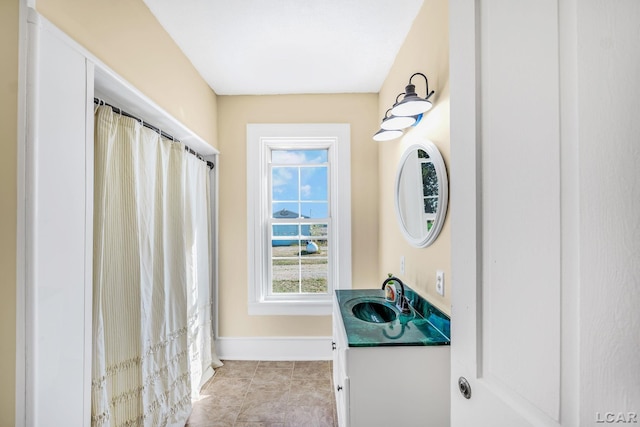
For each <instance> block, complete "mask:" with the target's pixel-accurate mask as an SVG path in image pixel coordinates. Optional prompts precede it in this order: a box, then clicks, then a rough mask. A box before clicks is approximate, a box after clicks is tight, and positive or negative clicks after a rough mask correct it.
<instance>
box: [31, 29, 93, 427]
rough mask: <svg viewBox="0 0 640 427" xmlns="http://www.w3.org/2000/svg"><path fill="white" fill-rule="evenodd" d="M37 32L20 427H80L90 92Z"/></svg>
mask: <svg viewBox="0 0 640 427" xmlns="http://www.w3.org/2000/svg"><path fill="white" fill-rule="evenodd" d="M41 25H42V23H30V24H29V46H28V73H29V74H28V85H27V115H28V116H27V117H28V121H27V122H28V132H27V141H26V144H27V149H26V152H27V157H26V167H25V170H26V180H25V181H26V182H25V194H26V199H27V200H26V212H27V219H26V223H25V226H26V234H27V236H26V241H25V250H26V274H25V280H26V294H27V313H26V325H27V327H26V334H25V335H26V337H25V340H26V359H27V364H26V369H27V372H26V378H27V381H28V382H27V385H26V405H25V407H26V411H27V414H26V417H27V425H36V426H43V427H46V426H61V425H65V426H83V425H88V424H89V418H90V393H89V390H88V388H89V387H90V384H91V378H90V373H91V372H90V363H91V360H90V345H91V257H92V247H91V229H92V209H91V208H92V205H93V202H92V196H91V195H92V191H93V181H92V178H91V177H90V178H89V179H87V174H91V176H92V174H93V169H92V165H93V161H92V157H93V149H92V147H91V146H88V145H87V144H86V141H87V134H88V133H89V134H91V133H92V131H91V130H89V129H88V126H87V120H88V108H90V107H89V105H92V102H91V101H90V99H89V98H90V96H92V94H89V93H88V89H87V82H88V81H89V79H88V77H87V74H88V65H87V62H86V58H85V57H84V55H82V54H81V53H79V52H78V51H76V50H74V49H73V48H72V47H70V46H69V45H67V44H66V43H65V42H64V41H62V40H61V39H60V38H58V37H57V36H56V35H54V34H52V33H51V32H49V31H48V30H47V29H45V28H42V26H41ZM89 67H90V66H89ZM90 84H91V85H93V79H92V78H91V80H90ZM89 102H91V104H89ZM90 111H92V110H90ZM91 123H92V121H91ZM91 141H92V140H91ZM87 158H90V159H91V162H90V163H88V162H87Z"/></svg>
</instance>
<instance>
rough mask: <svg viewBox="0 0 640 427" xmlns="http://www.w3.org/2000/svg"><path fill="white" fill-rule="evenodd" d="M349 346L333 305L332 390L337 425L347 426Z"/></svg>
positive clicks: (336, 309)
mask: <svg viewBox="0 0 640 427" xmlns="http://www.w3.org/2000/svg"><path fill="white" fill-rule="evenodd" d="M348 352H349V346H348V344H347V336H346V332H345V330H344V326H343V324H342V318H341V316H340V309H339V308H338V306H337V304H336V303H335V301H334V306H333V390H334V394H335V398H336V412H337V414H336V415H337V416H338V426H339V427H348V426H349V377H348V376H347V354H348Z"/></svg>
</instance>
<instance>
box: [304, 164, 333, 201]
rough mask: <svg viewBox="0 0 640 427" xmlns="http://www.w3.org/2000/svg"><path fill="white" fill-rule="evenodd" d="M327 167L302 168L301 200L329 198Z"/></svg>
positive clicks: (324, 199)
mask: <svg viewBox="0 0 640 427" xmlns="http://www.w3.org/2000/svg"><path fill="white" fill-rule="evenodd" d="M327 185H328V178H327V167H326V166H317V167H307V168H300V200H314V201H326V200H327V194H328V192H327Z"/></svg>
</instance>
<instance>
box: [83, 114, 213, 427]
mask: <svg viewBox="0 0 640 427" xmlns="http://www.w3.org/2000/svg"><path fill="white" fill-rule="evenodd" d="M94 167H95V189H94V200H95V203H94V293H93V294H94V296H93V366H92V425H94V426H103V425H104V426H150V427H151V426H153V427H156V426H165V425H167V426H183V425H184V422H185V420H186V418H187V417H188V415H189V413H190V411H191V398H192V397H195V396H197V394H198V391H199V389H200V386H201V385H202V384H203V383H204V382H205V381H206V380H207V379H208V378H210V377H211V375H212V374H213V369H212V368H213V367H216V366H219V364H220V361H219V360H217V358H216V357H215V352H214V349H213V341H212V328H211V305H212V304H211V302H212V301H211V295H210V283H211V279H210V278H211V271H210V267H211V262H210V261H211V239H210V229H211V224H210V217H211V216H210V212H209V210H210V207H209V206H210V203H209V178H208V168H207V166H206V164H205V163H204V162H202V161H200V160H198V159H197V158H195V157H194V156H192V155H190V154H188V153H186V151H185V149H184V146H183V145H181V144H179V143H175V142H172V141H170V140H167V139H166V138H162V137H160V136H159V135H158V133H156V132H154V131H153V130H150V129H148V128H145V127H143V126H141V125H140V124H139V123H138V122H137V121H136V120H134V119H131V118H128V117H123V116H121V115H119V114H116V113H113V112H112V110H111V108H110V107H107V106H103V107H99V108H98V109H97V110H96V129H95V166H94Z"/></svg>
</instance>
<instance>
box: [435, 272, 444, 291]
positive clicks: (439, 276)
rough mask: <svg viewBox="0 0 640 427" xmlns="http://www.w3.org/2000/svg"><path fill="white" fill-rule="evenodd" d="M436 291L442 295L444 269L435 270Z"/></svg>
mask: <svg viewBox="0 0 640 427" xmlns="http://www.w3.org/2000/svg"><path fill="white" fill-rule="evenodd" d="M436 292H438V293H439V294H440V295H442V296H444V271H442V270H438V271H436Z"/></svg>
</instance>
